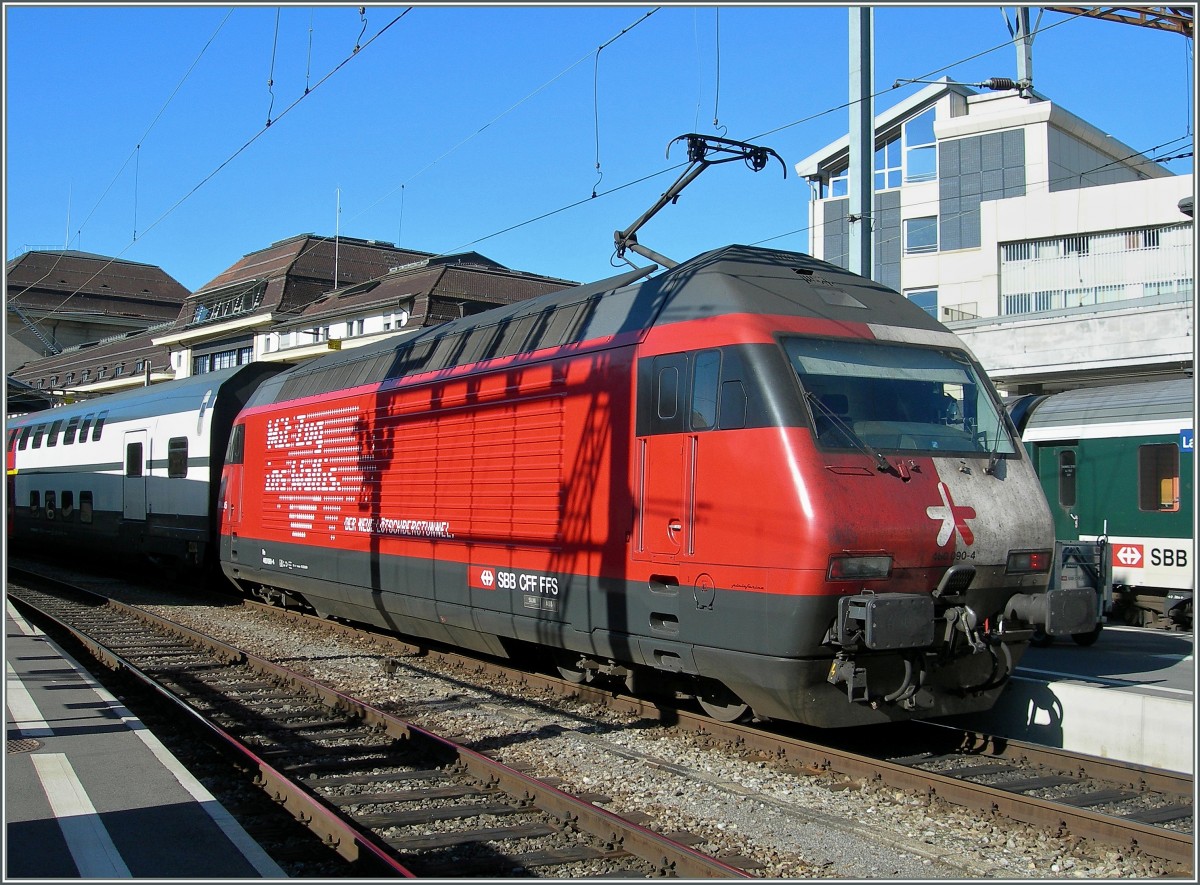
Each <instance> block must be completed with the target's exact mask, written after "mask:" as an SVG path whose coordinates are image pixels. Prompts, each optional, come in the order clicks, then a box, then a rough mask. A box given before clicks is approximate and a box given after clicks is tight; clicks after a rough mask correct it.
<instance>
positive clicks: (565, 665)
mask: <svg viewBox="0 0 1200 885" xmlns="http://www.w3.org/2000/svg"><path fill="white" fill-rule="evenodd" d="M579 661H580V658H579V655H573V654H570V653H569V652H563V653H560V654H558V655H555V659H554V667H555V669H556V670H557V671H558V675H559V676H561V677H562V678H563V679H565V680H566V681H567V682H573V683H575V684H576V685H580V684H582V683H583V682H586V681H587V671H586V670H584V669H583V667H581V666H579Z"/></svg>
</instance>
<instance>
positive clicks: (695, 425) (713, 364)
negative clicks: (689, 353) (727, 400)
mask: <svg viewBox="0 0 1200 885" xmlns="http://www.w3.org/2000/svg"><path fill="white" fill-rule="evenodd" d="M720 384H721V352H720V351H719V350H703V351H701V352H700V353H698V354H696V360H695V365H694V367H693V369H692V430H712V429H713V428H714V427H716V426H717V392H718V391H719V390H720Z"/></svg>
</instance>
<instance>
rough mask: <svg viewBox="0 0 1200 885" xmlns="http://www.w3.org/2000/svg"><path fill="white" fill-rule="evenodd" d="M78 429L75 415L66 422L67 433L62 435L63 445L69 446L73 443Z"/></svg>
mask: <svg viewBox="0 0 1200 885" xmlns="http://www.w3.org/2000/svg"><path fill="white" fill-rule="evenodd" d="M78 428H79V416H78V415H76V416H75V417H74V418H72V419H71V420H70V421H68V422H67V432H66V433H64V434H63V445H64V446H69V445H71V444H72V443H74V442H75V431H76V430H77V429H78Z"/></svg>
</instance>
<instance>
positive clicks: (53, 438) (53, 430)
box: [46, 418, 63, 446]
mask: <svg viewBox="0 0 1200 885" xmlns="http://www.w3.org/2000/svg"><path fill="white" fill-rule="evenodd" d="M62 426H63V422H62V419H61V418H60V419H59V420H57V421H55V422H54V423H53V424H51V425H50V433H49V435H48V436H47V437H46V445H48V446H56V445H58V433H59V431H60V430H62Z"/></svg>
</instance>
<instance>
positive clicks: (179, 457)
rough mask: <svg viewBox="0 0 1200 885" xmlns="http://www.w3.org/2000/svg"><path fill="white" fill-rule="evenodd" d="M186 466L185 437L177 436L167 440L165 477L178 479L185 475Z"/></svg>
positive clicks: (186, 445)
mask: <svg viewBox="0 0 1200 885" xmlns="http://www.w3.org/2000/svg"><path fill="white" fill-rule="evenodd" d="M187 467H188V441H187V437H186V436H177V437H175V438H173V439H171V440H169V441H168V442H167V478H168V479H179V478H181V477H185V476H187Z"/></svg>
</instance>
